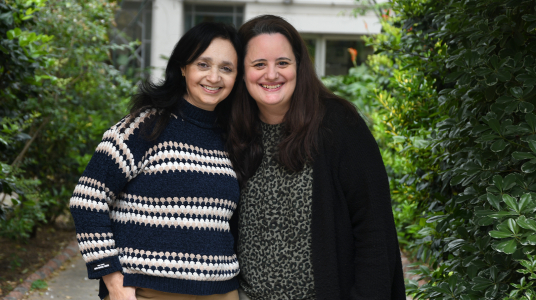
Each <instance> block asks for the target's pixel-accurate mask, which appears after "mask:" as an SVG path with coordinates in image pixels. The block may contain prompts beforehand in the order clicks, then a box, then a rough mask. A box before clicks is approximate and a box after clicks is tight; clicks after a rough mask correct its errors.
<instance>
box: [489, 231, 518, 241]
mask: <svg viewBox="0 0 536 300" xmlns="http://www.w3.org/2000/svg"><path fill="white" fill-rule="evenodd" d="M489 235H490V236H491V237H492V238H496V239H504V238H509V237H512V236H513V234H512V233H511V232H504V231H496V230H492V231H490V232H489Z"/></svg>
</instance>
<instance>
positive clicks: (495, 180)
mask: <svg viewBox="0 0 536 300" xmlns="http://www.w3.org/2000/svg"><path fill="white" fill-rule="evenodd" d="M493 183H494V184H495V186H496V187H497V188H498V189H499V191H502V190H503V178H502V176H501V175H495V176H493Z"/></svg>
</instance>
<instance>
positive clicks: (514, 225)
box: [506, 219, 519, 234]
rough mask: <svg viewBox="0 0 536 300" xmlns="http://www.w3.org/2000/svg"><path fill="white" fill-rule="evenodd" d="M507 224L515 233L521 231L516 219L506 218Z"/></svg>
mask: <svg viewBox="0 0 536 300" xmlns="http://www.w3.org/2000/svg"><path fill="white" fill-rule="evenodd" d="M506 224H507V225H508V229H510V231H511V232H512V233H514V234H516V233H518V232H519V226H517V223H516V220H514V219H508V220H506Z"/></svg>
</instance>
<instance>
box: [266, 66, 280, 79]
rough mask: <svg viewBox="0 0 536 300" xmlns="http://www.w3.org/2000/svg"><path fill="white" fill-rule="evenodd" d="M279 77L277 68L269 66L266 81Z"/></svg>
mask: <svg viewBox="0 0 536 300" xmlns="http://www.w3.org/2000/svg"><path fill="white" fill-rule="evenodd" d="M278 77H279V73H278V72H277V69H276V67H275V66H268V70H267V73H266V79H267V80H276V79H277V78H278Z"/></svg>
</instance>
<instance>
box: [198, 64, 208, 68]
mask: <svg viewBox="0 0 536 300" xmlns="http://www.w3.org/2000/svg"><path fill="white" fill-rule="evenodd" d="M197 66H198V67H200V68H203V69H205V68H208V64H207V63H204V62H198V63H197Z"/></svg>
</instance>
